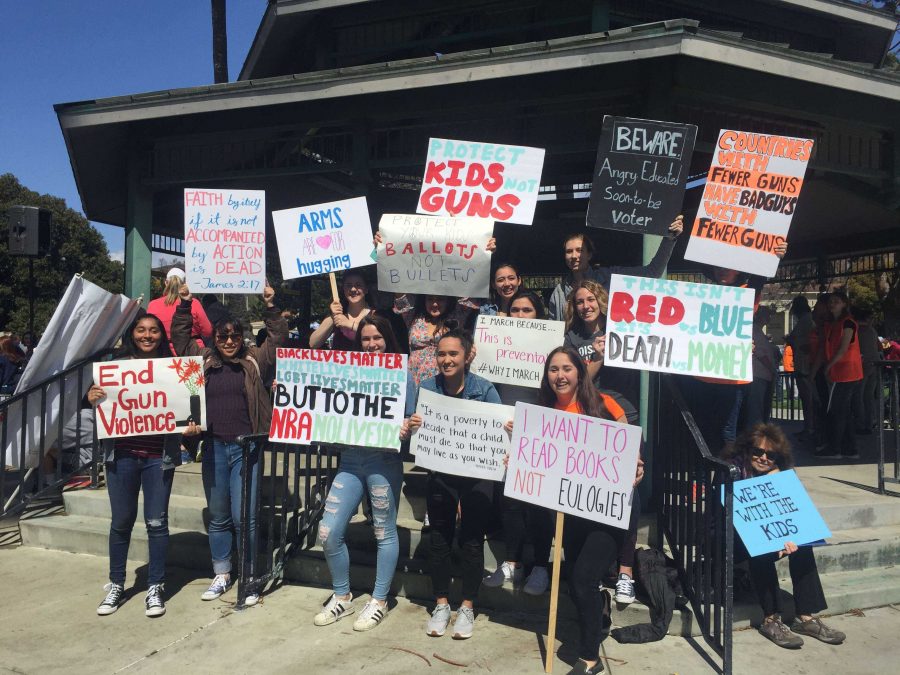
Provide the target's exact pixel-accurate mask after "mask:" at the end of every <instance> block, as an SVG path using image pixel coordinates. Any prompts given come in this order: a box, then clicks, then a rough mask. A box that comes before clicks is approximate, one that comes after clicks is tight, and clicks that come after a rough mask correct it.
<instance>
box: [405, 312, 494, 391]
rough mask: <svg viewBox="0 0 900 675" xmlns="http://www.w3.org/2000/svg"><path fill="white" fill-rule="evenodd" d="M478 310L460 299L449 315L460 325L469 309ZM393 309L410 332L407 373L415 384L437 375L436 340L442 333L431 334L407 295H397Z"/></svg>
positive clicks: (426, 323)
mask: <svg viewBox="0 0 900 675" xmlns="http://www.w3.org/2000/svg"><path fill="white" fill-rule="evenodd" d="M476 311H478V303H477V302H475V301H474V300H471V299H469V298H459V300H457V302H456V307H455V308H454V309H453V311H452V312H451V313H450V316H449V317H448V318H450V319H453V320H455V321H458V322H459V324H460V326H462V325H463V324H464V323H465V321H466V318H467V317H468V315H469V313H470V312H476ZM394 312H395V313H397V314H399V315H400V316H402V317H403V321H404V323H405V324H406V328H407V330H408V331H409V376H410V378H412V380H413V382H415V383H416V386H417V387H418V386H419V385H420V384H421V383H422V382H424V381H425V380H427V379H428V378H429V377H434V376H435V375H437V374H438V367H437V343H438V341H439V340H440V339H441V336H440V335H438V334H436V335H430V334H429V331H428V322H427V321H425V319H424V318H423V317H421V316H420V317H417V316H416V315H415V314H416V312H415V305H414V303H412V302H411V301H410V296H408V295H399V296H397V298H396V299H395V300H394Z"/></svg>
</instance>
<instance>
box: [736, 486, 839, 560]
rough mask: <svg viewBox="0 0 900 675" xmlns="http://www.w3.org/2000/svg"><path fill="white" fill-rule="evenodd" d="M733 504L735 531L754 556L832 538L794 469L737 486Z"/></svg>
mask: <svg viewBox="0 0 900 675" xmlns="http://www.w3.org/2000/svg"><path fill="white" fill-rule="evenodd" d="M722 499H723V500H724V499H725V496H724V495H722ZM733 503H734V527H735V529H736V530H737V531H738V534H739V535H741V541H743V542H744V546H746V547H747V551H748V552H749V553H750V555H751V556H757V555H762V554H763V553H771V552H772V551H780V550H781V549H783V548H784V545H785V543H787V542H789V541H791V542H793V543H795V544H797V545H803V544H818V542H819V541H820V540H822V539H827V538H828V537H830V536H831V530H829V529H828V525H826V524H825V521H824V520H823V519H822V516H821V515H820V514H819V511H818V510H817V509H816V505H815V504H813V502H812V500H811V499H810V498H809V494H807V492H806V489H805V488H804V487H803V483H801V482H800V478H798V477H797V472H796V471H794V470H793V469H791V470H790V471H779V472H777V473H770V474H768V475H765V476H757V477H756V478H747V479H745V480H739V481H737V482H735V484H734V502H733Z"/></svg>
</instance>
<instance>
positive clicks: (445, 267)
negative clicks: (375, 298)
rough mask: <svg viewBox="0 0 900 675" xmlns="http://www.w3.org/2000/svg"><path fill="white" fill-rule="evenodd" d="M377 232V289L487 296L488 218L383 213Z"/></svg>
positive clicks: (489, 265) (488, 273) (489, 266)
mask: <svg viewBox="0 0 900 675" xmlns="http://www.w3.org/2000/svg"><path fill="white" fill-rule="evenodd" d="M378 230H379V232H380V233H381V238H382V242H381V244H379V246H378V249H377V251H376V252H377V258H378V290H379V291H384V292H388V293H428V294H429V295H452V296H457V297H466V296H468V297H471V298H484V297H487V295H488V283H489V280H490V279H489V277H490V271H491V253H490V251H488V250H486V249H485V246H486V245H487V243H488V240H489V239H490V238H491V236H492V235H493V231H494V223H493V221H490V220H485V219H484V218H443V217H436V216H412V215H399V214H385V215H383V216H382V217H381V221H380V223H379V225H378Z"/></svg>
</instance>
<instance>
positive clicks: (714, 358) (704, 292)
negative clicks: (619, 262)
mask: <svg viewBox="0 0 900 675" xmlns="http://www.w3.org/2000/svg"><path fill="white" fill-rule="evenodd" d="M753 300H754V291H753V289H752V288H737V287H734V286H718V285H714V284H694V283H690V282H687V281H670V280H667V279H647V278H644V277H631V276H623V275H620V274H613V275H612V281H611V282H610V285H609V314H608V317H607V322H606V331H607V332H606V353H605V354H604V360H603V363H604V367H605V366H617V367H619V368H632V369H635V370H652V371H656V372H659V373H680V374H682V375H701V376H705V377H714V378H719V379H724V380H737V381H743V382H747V381H750V380H752V379H753V362H752V359H751V355H752V352H753V339H752V333H753Z"/></svg>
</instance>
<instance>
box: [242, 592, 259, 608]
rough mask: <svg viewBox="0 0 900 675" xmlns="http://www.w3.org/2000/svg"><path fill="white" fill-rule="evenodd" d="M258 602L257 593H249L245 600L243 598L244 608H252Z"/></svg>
mask: <svg viewBox="0 0 900 675" xmlns="http://www.w3.org/2000/svg"><path fill="white" fill-rule="evenodd" d="M258 602H259V593H251V594H250V595H248V596H247V597H246V598H244V607H253V606H254V605H255V604H256V603H258Z"/></svg>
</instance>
